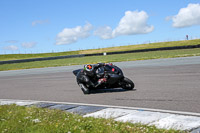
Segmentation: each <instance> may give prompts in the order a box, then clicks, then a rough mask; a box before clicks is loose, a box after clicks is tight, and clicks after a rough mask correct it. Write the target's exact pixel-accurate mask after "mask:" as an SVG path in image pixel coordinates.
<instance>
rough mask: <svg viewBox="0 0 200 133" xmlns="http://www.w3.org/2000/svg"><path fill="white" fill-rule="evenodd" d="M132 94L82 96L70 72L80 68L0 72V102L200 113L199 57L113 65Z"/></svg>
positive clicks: (117, 91) (112, 92)
mask: <svg viewBox="0 0 200 133" xmlns="http://www.w3.org/2000/svg"><path fill="white" fill-rule="evenodd" d="M114 64H116V65H118V66H119V67H120V68H122V70H123V72H124V74H125V76H126V77H128V78H130V79H131V80H133V81H134V83H135V85H136V87H135V88H136V90H135V91H124V90H122V89H108V90H100V91H97V92H93V93H92V94H90V95H84V94H83V93H82V91H81V90H80V88H79V86H78V85H77V83H76V80H75V76H74V75H73V74H72V70H74V69H78V68H80V67H82V66H69V67H56V68H42V69H30V70H18V71H2V72H0V99H20V100H41V101H57V102H74V103H89V104H102V105H116V106H129V107H141V108H153V109H163V110H173V111H184V112H196V113H200V82H199V81H200V56H196V57H185V58H174V59H156V60H146V61H131V62H121V63H114Z"/></svg>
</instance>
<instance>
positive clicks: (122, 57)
mask: <svg viewBox="0 0 200 133" xmlns="http://www.w3.org/2000/svg"><path fill="white" fill-rule="evenodd" d="M186 56H200V48H195V49H182V50H166V51H151V52H141V53H130V54H116V55H106V56H89V57H79V58H68V59H58V60H49V61H35V62H27V63H15V64H4V65H0V71H4V70H18V69H30V68H42V67H57V66H69V65H81V64H88V63H98V62H120V61H134V60H147V59H159V58H174V57H186Z"/></svg>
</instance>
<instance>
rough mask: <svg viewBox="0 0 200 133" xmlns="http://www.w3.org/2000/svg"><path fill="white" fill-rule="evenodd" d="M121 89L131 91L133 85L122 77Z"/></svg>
mask: <svg viewBox="0 0 200 133" xmlns="http://www.w3.org/2000/svg"><path fill="white" fill-rule="evenodd" d="M121 87H122V88H123V89H125V90H133V88H134V87H135V84H134V83H133V81H131V80H130V79H128V78H126V77H124V79H123V81H122V85H121Z"/></svg>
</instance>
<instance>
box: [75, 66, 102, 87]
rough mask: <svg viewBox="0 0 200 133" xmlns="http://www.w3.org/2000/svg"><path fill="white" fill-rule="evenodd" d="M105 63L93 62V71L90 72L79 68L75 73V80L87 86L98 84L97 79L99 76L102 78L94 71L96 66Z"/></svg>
mask: <svg viewBox="0 0 200 133" xmlns="http://www.w3.org/2000/svg"><path fill="white" fill-rule="evenodd" d="M104 65H105V63H98V64H94V65H93V67H94V69H93V71H91V72H89V73H88V72H87V71H86V70H84V69H83V70H81V71H80V72H79V73H78V74H77V81H78V83H85V85H86V86H87V87H97V86H98V85H100V84H99V82H98V80H99V79H100V78H102V76H103V75H102V76H101V77H100V76H97V74H96V71H97V69H98V68H100V67H102V66H104Z"/></svg>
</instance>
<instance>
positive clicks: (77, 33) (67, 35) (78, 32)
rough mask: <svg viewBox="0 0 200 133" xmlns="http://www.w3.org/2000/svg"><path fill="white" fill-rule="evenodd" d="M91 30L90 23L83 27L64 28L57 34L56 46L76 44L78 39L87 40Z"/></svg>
mask: <svg viewBox="0 0 200 133" xmlns="http://www.w3.org/2000/svg"><path fill="white" fill-rule="evenodd" d="M91 30H92V25H91V24H90V23H86V24H85V25H84V26H83V27H82V26H77V27H75V28H65V29H63V31H62V32H60V33H58V35H57V37H56V45H62V44H71V43H75V42H77V41H78V40H79V39H83V38H87V37H89V36H90V31H91Z"/></svg>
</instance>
